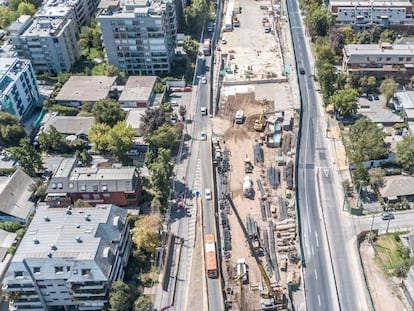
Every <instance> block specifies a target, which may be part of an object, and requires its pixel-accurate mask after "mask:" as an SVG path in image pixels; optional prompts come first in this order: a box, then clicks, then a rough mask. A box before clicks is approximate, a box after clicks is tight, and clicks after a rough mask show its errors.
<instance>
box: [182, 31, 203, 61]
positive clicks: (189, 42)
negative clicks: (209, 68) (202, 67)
mask: <svg viewBox="0 0 414 311" xmlns="http://www.w3.org/2000/svg"><path fill="white" fill-rule="evenodd" d="M199 48H200V45H199V44H198V42H197V41H196V40H193V39H192V38H191V37H190V36H186V37H185V39H184V43H183V49H184V52H185V53H186V54H187V56H188V58H189V59H190V60H191V61H195V60H196V58H197V55H198V50H199Z"/></svg>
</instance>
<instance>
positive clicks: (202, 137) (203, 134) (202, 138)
mask: <svg viewBox="0 0 414 311" xmlns="http://www.w3.org/2000/svg"><path fill="white" fill-rule="evenodd" d="M200 140H207V134H206V133H204V132H201V134H200Z"/></svg>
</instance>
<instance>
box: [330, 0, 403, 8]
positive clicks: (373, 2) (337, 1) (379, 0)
mask: <svg viewBox="0 0 414 311" xmlns="http://www.w3.org/2000/svg"><path fill="white" fill-rule="evenodd" d="M329 5H330V6H347V7H350V6H352V7H355V6H358V7H386V8H388V7H404V6H411V2H410V0H397V1H395V0H387V1H383V0H351V1H346V0H331V1H330V2H329Z"/></svg>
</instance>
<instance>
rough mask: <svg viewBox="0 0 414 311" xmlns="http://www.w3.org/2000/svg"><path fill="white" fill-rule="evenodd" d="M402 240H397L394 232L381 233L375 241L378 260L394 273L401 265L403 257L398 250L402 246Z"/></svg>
mask: <svg viewBox="0 0 414 311" xmlns="http://www.w3.org/2000/svg"><path fill="white" fill-rule="evenodd" d="M402 246H403V244H402V243H401V241H399V240H398V241H397V239H396V236H395V235H394V234H385V235H381V236H379V237H378V238H377V240H376V241H375V250H376V252H377V254H376V255H377V258H376V259H377V260H378V262H379V263H380V264H381V266H383V268H384V269H385V270H386V272H387V273H392V272H393V270H394V269H395V268H396V267H399V266H401V264H402V262H403V258H401V255H400V253H399V251H398V249H399V247H402Z"/></svg>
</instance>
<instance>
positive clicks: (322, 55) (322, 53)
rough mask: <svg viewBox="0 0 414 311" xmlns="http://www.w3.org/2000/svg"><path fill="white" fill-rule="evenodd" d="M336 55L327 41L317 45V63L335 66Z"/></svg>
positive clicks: (319, 42)
mask: <svg viewBox="0 0 414 311" xmlns="http://www.w3.org/2000/svg"><path fill="white" fill-rule="evenodd" d="M335 62H336V61H335V53H334V51H333V50H332V48H331V45H330V44H329V43H328V42H326V40H322V41H319V40H318V44H317V45H316V63H317V64H318V65H319V64H323V63H330V64H335Z"/></svg>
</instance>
